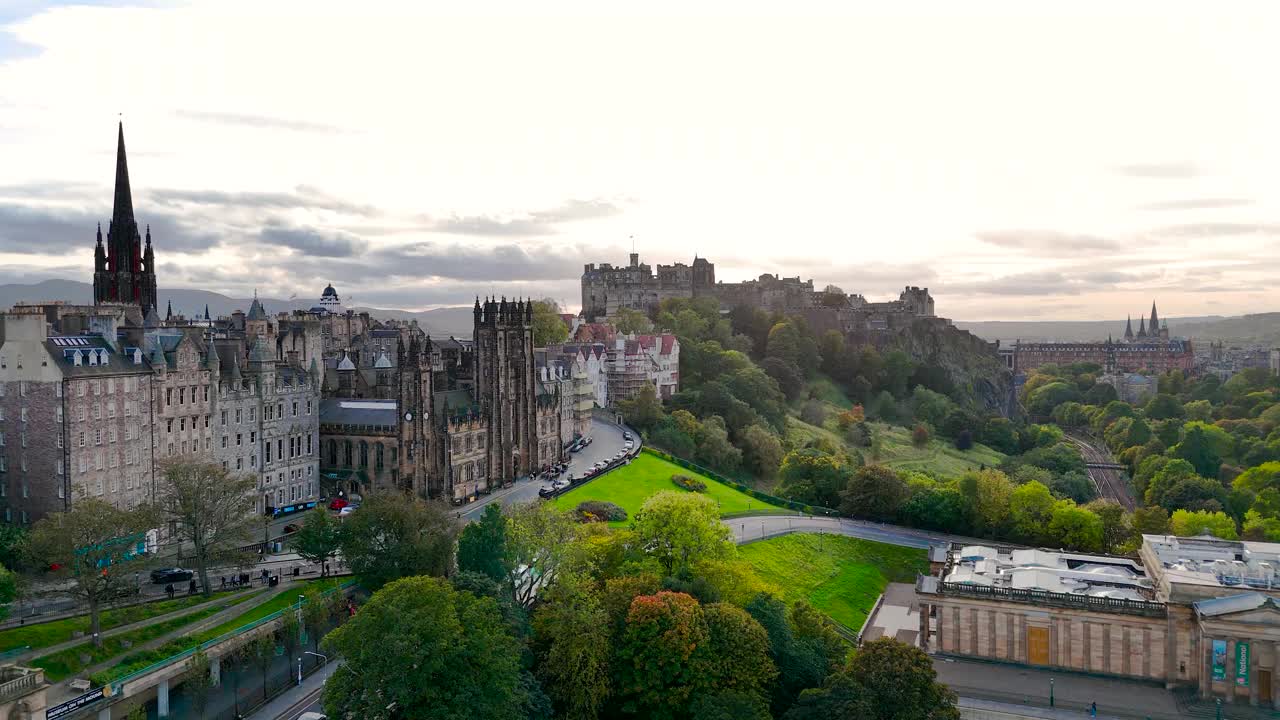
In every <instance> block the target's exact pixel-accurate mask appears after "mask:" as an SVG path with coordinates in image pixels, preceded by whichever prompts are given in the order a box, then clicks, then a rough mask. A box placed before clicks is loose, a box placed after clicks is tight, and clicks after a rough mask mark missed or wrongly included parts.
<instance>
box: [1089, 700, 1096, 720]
mask: <svg viewBox="0 0 1280 720" xmlns="http://www.w3.org/2000/svg"><path fill="white" fill-rule="evenodd" d="M1089 717H1098V703H1096V702H1093V703H1089Z"/></svg>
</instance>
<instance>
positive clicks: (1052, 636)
mask: <svg viewBox="0 0 1280 720" xmlns="http://www.w3.org/2000/svg"><path fill="white" fill-rule="evenodd" d="M1060 624H1061V623H1060V622H1059V621H1058V618H1056V617H1053V616H1050V617H1049V665H1051V666H1054V667H1061V666H1063V665H1069V664H1070V663H1069V662H1068V663H1063V662H1062V656H1061V655H1059V650H1058V634H1059V633H1058V625H1060Z"/></svg>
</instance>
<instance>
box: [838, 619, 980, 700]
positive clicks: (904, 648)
mask: <svg viewBox="0 0 1280 720" xmlns="http://www.w3.org/2000/svg"><path fill="white" fill-rule="evenodd" d="M848 673H849V676H850V677H851V678H852V679H853V680H854V682H856V683H857V684H858V685H859V686H861V688H862V689H863V692H864V693H865V694H866V696H867V700H868V701H869V704H868V705H867V709H868V710H870V711H871V712H870V714H868V715H864V716H863V717H866V718H867V719H868V720H905V719H906V718H920V719H921V720H959V719H960V711H959V710H958V709H957V708H956V694H955V693H954V692H952V691H951V690H950V689H948V688H947V687H946V686H944V685H942V684H941V683H939V682H938V680H937V678H938V674H937V673H936V672H935V671H934V669H933V661H932V660H931V659H930V658H929V656H928V655H926V654H925V652H924V651H923V650H921V649H920V648H918V647H916V646H914V645H908V644H906V643H903V642H899V641H897V640H894V639H892V638H880V639H878V640H872V641H871V642H867V643H863V644H862V647H861V648H860V649H859V650H858V652H857V654H855V655H854V656H853V659H852V660H851V661H850V663H849V670H848Z"/></svg>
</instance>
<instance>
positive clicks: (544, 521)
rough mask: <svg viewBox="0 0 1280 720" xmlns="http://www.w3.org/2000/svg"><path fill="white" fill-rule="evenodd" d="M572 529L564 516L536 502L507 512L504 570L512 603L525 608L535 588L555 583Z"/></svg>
mask: <svg viewBox="0 0 1280 720" xmlns="http://www.w3.org/2000/svg"><path fill="white" fill-rule="evenodd" d="M576 526H577V523H576V522H575V521H574V519H573V516H572V515H570V514H569V513H568V512H565V511H563V510H560V509H558V508H556V507H555V506H554V505H552V504H550V503H544V502H542V501H540V500H534V501H533V502H528V503H523V504H521V505H516V506H515V507H513V508H511V509H510V511H509V513H508V516H507V530H506V544H507V563H506V566H507V568H508V569H509V574H508V578H509V580H508V583H509V585H510V590H511V600H512V602H514V603H515V604H516V605H518V606H520V607H524V608H528V607H529V606H531V605H532V604H533V601H534V600H535V599H536V598H537V593H538V588H540V587H541V586H542V585H543V584H545V583H550V582H554V581H555V578H556V574H557V573H558V572H559V571H560V566H561V564H562V563H563V562H564V559H565V557H566V556H567V555H568V552H569V550H570V545H571V543H572V541H573V539H574V529H575V527H576Z"/></svg>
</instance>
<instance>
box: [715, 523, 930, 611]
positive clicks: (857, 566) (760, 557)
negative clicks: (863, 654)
mask: <svg viewBox="0 0 1280 720" xmlns="http://www.w3.org/2000/svg"><path fill="white" fill-rule="evenodd" d="M739 552H740V553H741V556H742V557H743V558H744V559H746V560H747V561H748V562H750V563H751V564H752V565H753V566H754V567H755V568H756V571H757V572H758V573H759V574H760V576H761V577H762V578H763V579H764V580H766V581H768V582H770V583H773V584H774V585H776V586H778V587H779V588H782V592H783V597H784V598H785V599H786V600H787V601H788V602H794V601H796V600H807V601H808V602H809V603H810V604H811V605H813V606H814V607H815V608H817V609H819V610H821V611H822V612H824V613H826V614H827V615H829V616H830V617H831V618H832V619H833V620H835V621H836V622H839V623H840V624H842V625H844V626H845V627H848V628H849V629H851V630H853V631H855V632H856V631H857V630H858V629H859V628H860V627H862V623H863V622H864V621H865V620H866V618H867V614H868V613H869V612H871V606H872V605H874V604H875V601H876V597H878V596H879V595H880V593H881V592H882V591H883V590H884V587H885V585H887V584H888V583H890V582H915V579H916V573H918V572H925V571H927V570H928V567H929V563H928V560H927V557H926V555H925V552H924V551H923V550H916V549H914V548H903V547H897V546H895V545H886V544H884V543H877V542H871V541H869V540H860V539H857V538H850V537H844V536H839V535H813V534H794V535H784V536H782V537H777V538H772V539H770V540H764V541H761V542H755V543H751V544H749V545H743V546H742V547H740V548H739Z"/></svg>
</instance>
